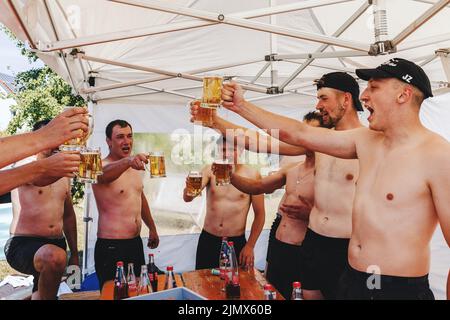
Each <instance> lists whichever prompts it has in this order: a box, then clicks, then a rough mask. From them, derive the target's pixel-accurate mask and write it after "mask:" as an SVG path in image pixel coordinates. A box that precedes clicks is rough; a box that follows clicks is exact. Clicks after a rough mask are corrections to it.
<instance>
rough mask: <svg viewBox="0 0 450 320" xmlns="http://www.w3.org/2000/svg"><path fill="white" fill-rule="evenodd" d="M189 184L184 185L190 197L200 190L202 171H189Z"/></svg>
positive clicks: (196, 194)
mask: <svg viewBox="0 0 450 320" xmlns="http://www.w3.org/2000/svg"><path fill="white" fill-rule="evenodd" d="M188 182H189V184H187V185H186V187H187V192H186V194H187V195H188V196H190V197H196V196H198V195H199V194H201V192H202V173H201V172H199V171H189V175H188Z"/></svg>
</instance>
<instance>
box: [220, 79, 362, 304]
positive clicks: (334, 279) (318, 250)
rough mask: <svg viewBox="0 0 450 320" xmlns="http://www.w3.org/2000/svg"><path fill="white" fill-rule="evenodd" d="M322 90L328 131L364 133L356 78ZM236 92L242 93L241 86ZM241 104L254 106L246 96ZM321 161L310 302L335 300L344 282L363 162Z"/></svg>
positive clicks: (312, 222)
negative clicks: (357, 187)
mask: <svg viewBox="0 0 450 320" xmlns="http://www.w3.org/2000/svg"><path fill="white" fill-rule="evenodd" d="M316 85H317V97H318V102H317V105H316V109H317V110H319V111H320V113H321V115H322V118H323V122H324V125H325V126H327V127H330V128H332V127H334V128H335V130H339V131H340V130H349V129H355V128H359V127H362V125H361V123H360V122H359V119H358V115H357V111H362V106H361V103H360V101H359V99H358V96H359V86H358V83H357V82H356V80H355V79H354V78H353V77H352V76H350V75H349V74H347V73H344V72H333V73H328V74H325V75H324V76H322V78H321V79H319V80H317V81H316ZM231 86H236V88H240V87H239V86H237V85H236V84H231ZM239 98H240V99H242V101H244V103H246V104H247V103H248V102H246V101H245V100H243V98H242V96H240V97H239ZM214 123H215V125H214V127H216V128H217V127H218V129H219V130H220V131H221V132H222V133H223V134H227V132H226V131H225V130H224V127H225V128H233V126H232V124H230V123H228V122H226V121H224V120H223V119H221V118H219V117H216V121H214ZM256 151H258V150H256ZM268 151H269V152H274V151H271V150H268ZM275 152H276V151H275ZM304 153H305V150H304V149H303V148H301V147H298V146H292V145H288V144H285V143H280V145H279V154H283V155H293V154H297V155H298V154H304ZM315 158H316V163H315V180H314V190H315V201H314V205H313V208H312V210H311V215H310V217H309V226H308V230H307V233H306V236H305V240H304V241H303V244H302V247H303V248H304V251H305V257H304V258H305V263H304V264H303V266H304V270H302V272H303V273H304V275H305V277H304V280H303V281H302V288H303V293H304V297H305V299H323V298H326V299H334V298H336V292H337V285H338V282H339V278H340V276H341V275H342V273H343V272H344V270H345V268H346V266H347V264H348V259H347V252H348V243H349V241H350V236H351V231H352V207H353V197H354V194H355V183H356V180H357V177H358V161H357V160H344V159H337V158H335V157H332V156H329V155H325V154H322V153H316V155H315ZM280 209H282V210H283V212H285V213H286V214H292V215H295V213H296V212H297V211H299V210H300V209H301V208H299V206H293V205H290V206H289V205H284V206H282V207H281V208H280Z"/></svg>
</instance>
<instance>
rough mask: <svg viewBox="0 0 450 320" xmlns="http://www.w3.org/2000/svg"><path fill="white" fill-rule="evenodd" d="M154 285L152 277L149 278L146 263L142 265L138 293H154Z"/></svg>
mask: <svg viewBox="0 0 450 320" xmlns="http://www.w3.org/2000/svg"><path fill="white" fill-rule="evenodd" d="M152 292H153V290H152V285H151V283H150V279H149V278H148V271H147V266H146V265H145V264H144V265H142V266H141V278H140V281H139V289H138V295H143V294H147V293H152Z"/></svg>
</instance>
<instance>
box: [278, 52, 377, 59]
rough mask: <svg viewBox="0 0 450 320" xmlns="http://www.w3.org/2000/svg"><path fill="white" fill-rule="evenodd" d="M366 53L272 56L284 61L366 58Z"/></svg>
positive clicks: (315, 53)
mask: <svg viewBox="0 0 450 320" xmlns="http://www.w3.org/2000/svg"><path fill="white" fill-rule="evenodd" d="M368 55H369V53H368V52H361V51H353V50H342V51H334V52H312V53H299V54H277V55H273V60H274V61H282V60H285V59H311V58H313V59H330V58H341V57H364V56H368Z"/></svg>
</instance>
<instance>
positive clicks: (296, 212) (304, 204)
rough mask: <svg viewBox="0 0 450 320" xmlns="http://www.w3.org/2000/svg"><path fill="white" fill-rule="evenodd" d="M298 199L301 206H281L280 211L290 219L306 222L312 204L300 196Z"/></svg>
mask: <svg viewBox="0 0 450 320" xmlns="http://www.w3.org/2000/svg"><path fill="white" fill-rule="evenodd" d="M298 198H299V200H300V201H301V204H282V205H281V206H280V211H281V212H282V213H285V214H286V216H287V217H288V218H291V219H300V220H308V218H309V214H310V212H311V209H312V207H313V205H314V203H312V202H311V201H309V200H308V199H306V198H304V197H302V196H298Z"/></svg>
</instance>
